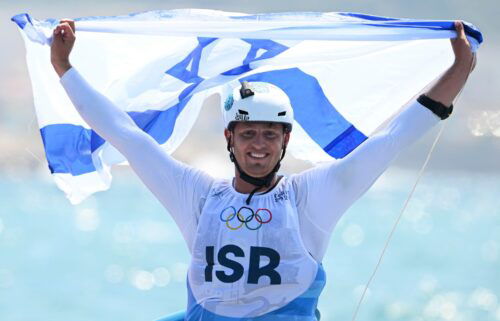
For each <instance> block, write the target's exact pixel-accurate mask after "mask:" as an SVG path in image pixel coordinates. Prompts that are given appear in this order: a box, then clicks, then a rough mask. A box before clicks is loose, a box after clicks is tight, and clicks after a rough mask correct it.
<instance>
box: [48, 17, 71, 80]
mask: <svg viewBox="0 0 500 321" xmlns="http://www.w3.org/2000/svg"><path fill="white" fill-rule="evenodd" d="M74 44H75V22H74V21H73V20H69V19H63V20H61V21H59V25H57V27H56V28H55V29H54V33H53V41H52V46H51V47H50V61H51V62H52V66H53V67H54V69H55V71H56V72H57V74H58V75H59V77H62V76H63V75H64V73H65V72H66V71H68V70H69V69H70V68H71V64H70V62H69V54H70V53H71V50H72V49H73V45H74Z"/></svg>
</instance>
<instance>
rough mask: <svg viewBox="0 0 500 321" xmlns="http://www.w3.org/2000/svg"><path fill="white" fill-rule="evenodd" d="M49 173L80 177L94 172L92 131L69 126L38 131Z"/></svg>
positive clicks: (46, 127)
mask: <svg viewBox="0 0 500 321" xmlns="http://www.w3.org/2000/svg"><path fill="white" fill-rule="evenodd" d="M40 133H41V135H42V140H43V145H44V148H45V155H46V156H47V161H48V163H49V169H50V172H51V173H71V174H72V175H81V174H85V173H89V172H93V171H95V170H96V168H95V166H94V164H93V163H92V152H91V144H90V141H91V136H92V131H91V130H90V129H86V128H84V127H82V126H77V125H70V124H56V125H47V126H45V127H43V128H42V129H40Z"/></svg>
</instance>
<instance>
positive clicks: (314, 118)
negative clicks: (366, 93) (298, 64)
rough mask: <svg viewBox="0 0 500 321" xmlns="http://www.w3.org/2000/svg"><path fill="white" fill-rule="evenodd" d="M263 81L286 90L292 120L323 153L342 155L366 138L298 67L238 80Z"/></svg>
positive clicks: (314, 80)
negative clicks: (290, 106)
mask: <svg viewBox="0 0 500 321" xmlns="http://www.w3.org/2000/svg"><path fill="white" fill-rule="evenodd" d="M243 80H247V81H265V82H269V83H272V84H274V85H276V86H278V87H279V88H281V89H282V90H283V91H285V92H286V94H287V95H288V97H289V98H290V102H291V104H292V108H293V112H294V117H295V120H296V121H297V122H298V123H299V124H300V125H301V126H302V128H304V130H305V131H306V132H307V134H308V135H309V136H310V137H311V138H312V139H313V140H314V141H315V142H316V143H317V144H318V145H319V146H321V148H323V150H324V151H325V152H327V153H328V154H329V155H331V156H333V157H335V158H342V157H344V156H346V155H347V154H349V153H350V152H351V151H352V150H354V149H355V148H356V147H357V146H358V145H359V144H361V143H362V142H363V141H365V140H366V139H367V137H366V136H365V135H364V134H363V133H362V132H360V131H359V130H358V129H356V128H355V127H354V126H353V125H352V124H351V123H349V122H348V121H347V120H346V119H345V118H344V117H343V116H342V115H341V114H340V113H339V112H338V111H337V110H336V109H335V107H334V106H333V105H332V104H331V103H330V101H329V100H328V98H326V96H325V94H324V92H323V89H322V88H321V86H320V85H319V83H318V81H317V80H316V78H314V77H312V76H311V75H308V74H306V73H305V72H303V71H302V70H300V69H298V68H290V69H282V70H273V71H267V72H262V73H257V74H253V75H250V76H247V77H244V78H242V79H241V81H243Z"/></svg>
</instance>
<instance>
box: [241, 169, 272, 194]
mask: <svg viewBox="0 0 500 321" xmlns="http://www.w3.org/2000/svg"><path fill="white" fill-rule="evenodd" d="M277 181H278V175H274V178H273V180H272V182H271V184H270V185H269V187H265V186H262V187H261V188H260V189H259V190H258V192H260V193H262V192H266V191H268V190H270V189H272V188H273V187H274V185H275V184H276V182H277ZM255 187H256V186H255V185H253V184H250V183H248V182H246V181H244V180H243V179H242V178H241V177H240V173H239V172H238V170H237V169H235V173H234V189H235V190H236V191H237V192H238V193H242V194H250V193H251V192H252V191H253V190H254V189H255Z"/></svg>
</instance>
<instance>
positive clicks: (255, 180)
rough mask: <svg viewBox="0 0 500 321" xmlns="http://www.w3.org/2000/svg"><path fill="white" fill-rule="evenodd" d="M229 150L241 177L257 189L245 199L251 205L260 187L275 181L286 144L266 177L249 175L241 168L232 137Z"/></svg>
mask: <svg viewBox="0 0 500 321" xmlns="http://www.w3.org/2000/svg"><path fill="white" fill-rule="evenodd" d="M231 133H232V134H234V132H232V131H231ZM227 150H228V151H229V158H230V159H231V162H233V163H234V166H235V167H236V170H237V171H238V173H239V174H240V178H241V179H242V180H244V181H245V182H247V183H249V184H252V185H254V186H255V189H254V190H253V191H252V192H251V193H250V194H249V195H248V198H247V199H246V201H245V202H246V204H247V205H249V204H250V201H251V200H252V197H253V195H254V194H255V193H256V192H257V191H258V190H259V189H261V188H262V187H269V186H270V185H271V183H272V182H273V179H274V177H275V176H276V173H277V172H278V170H279V169H280V166H281V160H282V159H283V157H285V152H286V145H285V144H284V143H283V149H282V152H281V157H280V159H279V160H278V162H277V163H276V165H275V166H274V168H273V170H272V171H271V172H270V173H269V174H267V175H266V176H264V177H254V176H250V175H248V174H247V173H245V172H244V171H243V170H242V169H241V167H240V164H238V161H237V160H236V157H235V156H234V153H233V151H232V149H231V138H229V140H228V141H227Z"/></svg>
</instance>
